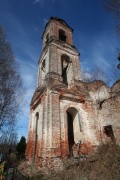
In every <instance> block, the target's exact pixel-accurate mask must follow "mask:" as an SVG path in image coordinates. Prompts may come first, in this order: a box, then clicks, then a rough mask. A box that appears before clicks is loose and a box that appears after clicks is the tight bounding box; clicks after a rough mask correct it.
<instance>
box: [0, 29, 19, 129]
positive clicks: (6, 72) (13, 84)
mask: <svg viewBox="0 0 120 180" xmlns="http://www.w3.org/2000/svg"><path fill="white" fill-rule="evenodd" d="M21 92H22V81H21V77H20V74H19V71H18V65H17V63H16V61H15V58H14V55H13V52H12V49H11V46H10V44H9V42H8V41H7V40H6V35H5V32H4V30H3V29H2V27H0V130H2V128H3V127H5V126H7V125H9V124H12V123H13V124H14V122H15V119H16V114H17V113H18V110H19V105H20V101H21V100H20V98H21Z"/></svg>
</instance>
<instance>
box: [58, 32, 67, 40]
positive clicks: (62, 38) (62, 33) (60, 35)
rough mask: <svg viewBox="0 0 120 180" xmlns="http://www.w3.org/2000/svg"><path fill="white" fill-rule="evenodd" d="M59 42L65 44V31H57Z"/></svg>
mask: <svg viewBox="0 0 120 180" xmlns="http://www.w3.org/2000/svg"><path fill="white" fill-rule="evenodd" d="M59 40H61V41H64V42H66V35H65V31H63V30H61V29H60V30H59Z"/></svg>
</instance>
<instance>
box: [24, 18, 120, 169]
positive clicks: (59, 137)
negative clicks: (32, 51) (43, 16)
mask: <svg viewBox="0 0 120 180" xmlns="http://www.w3.org/2000/svg"><path fill="white" fill-rule="evenodd" d="M59 29H63V30H65V33H66V35H67V42H66V43H65V42H64V43H63V42H61V41H59V33H58V30H59ZM47 33H49V35H50V38H51V39H50V41H49V42H48V43H47V44H46V42H45V41H46V39H45V38H46V35H47ZM71 45H72V30H71V29H70V28H69V27H68V26H67V25H66V24H64V23H62V22H61V20H60V21H59V20H56V19H52V20H50V22H49V23H48V25H47V26H46V29H45V31H44V34H43V51H42V54H41V56H40V60H39V65H38V66H39V67H38V68H39V73H38V87H37V89H36V91H35V93H34V96H33V98H32V101H31V107H30V109H31V113H30V123H29V133H28V143H27V148H26V158H27V159H28V160H29V161H31V160H35V162H36V163H37V165H38V166H39V167H40V168H41V169H42V171H46V169H50V170H57V169H62V167H63V165H62V160H63V159H64V158H68V157H69V155H70V151H71V149H70V148H71V147H70V146H72V153H73V155H74V156H76V155H77V153H80V154H83V155H85V154H89V153H91V152H93V151H94V150H95V148H96V146H98V145H99V144H101V143H106V142H108V141H114V142H113V143H117V144H119V145H120V81H118V82H117V83H116V84H114V85H113V87H112V88H108V87H107V86H106V85H105V83H104V82H102V81H93V82H91V83H85V82H82V81H81V71H80V65H79V53H78V51H77V50H76V49H75V48H74V47H72V46H71ZM63 54H65V55H67V56H69V60H70V64H69V68H68V69H67V73H68V74H67V82H68V86H67V85H65V84H64V83H63V77H62V63H61V56H62V55H63ZM44 59H45V60H46V65H45V72H42V69H41V67H42V62H43V60H44ZM37 113H38V114H39V118H38V125H37V127H36V123H37V120H36V114H37ZM68 113H69V114H70V116H71V118H72V123H73V138H74V144H72V145H71V144H70V143H71V142H70V141H69V140H68V139H69V133H68V132H69V131H70V129H69V126H68V124H69V123H70V119H69V118H70V117H69V116H68ZM108 125H111V126H112V128H113V134H114V137H112V138H111V137H110V136H107V134H105V132H104V126H108ZM78 147H79V150H78ZM34 158H35V159H34Z"/></svg>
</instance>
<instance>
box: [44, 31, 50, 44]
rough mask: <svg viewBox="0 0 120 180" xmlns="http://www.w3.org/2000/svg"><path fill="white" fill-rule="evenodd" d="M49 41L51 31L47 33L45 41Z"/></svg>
mask: <svg viewBox="0 0 120 180" xmlns="http://www.w3.org/2000/svg"><path fill="white" fill-rule="evenodd" d="M48 41H49V33H48V34H47V35H46V41H45V43H48Z"/></svg>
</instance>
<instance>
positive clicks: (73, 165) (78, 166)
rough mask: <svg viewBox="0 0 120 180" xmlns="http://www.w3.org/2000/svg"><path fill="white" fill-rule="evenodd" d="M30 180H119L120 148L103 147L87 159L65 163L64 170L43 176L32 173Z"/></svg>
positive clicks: (38, 173) (114, 146) (70, 160)
mask: <svg viewBox="0 0 120 180" xmlns="http://www.w3.org/2000/svg"><path fill="white" fill-rule="evenodd" d="M30 171H31V170H29V173H31V174H29V175H31V178H30V180H119V179H120V147H119V146H117V145H114V144H106V145H102V146H100V147H99V148H98V150H97V152H96V153H95V154H93V155H90V156H89V157H87V158H84V159H80V161H78V160H74V159H73V158H72V159H68V160H67V161H66V162H64V170H63V171H60V172H57V173H55V172H51V174H49V175H46V176H43V175H42V174H41V173H40V172H35V171H33V170H32V171H33V172H30Z"/></svg>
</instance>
